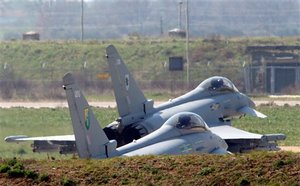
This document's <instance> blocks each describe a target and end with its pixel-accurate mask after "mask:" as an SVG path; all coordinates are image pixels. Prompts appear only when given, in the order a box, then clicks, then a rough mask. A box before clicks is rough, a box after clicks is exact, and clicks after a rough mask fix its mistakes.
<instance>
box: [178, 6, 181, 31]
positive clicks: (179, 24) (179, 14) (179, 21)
mask: <svg viewBox="0 0 300 186" xmlns="http://www.w3.org/2000/svg"><path fill="white" fill-rule="evenodd" d="M178 6H179V7H178V28H179V29H181V6H182V1H180V2H179V4H178Z"/></svg>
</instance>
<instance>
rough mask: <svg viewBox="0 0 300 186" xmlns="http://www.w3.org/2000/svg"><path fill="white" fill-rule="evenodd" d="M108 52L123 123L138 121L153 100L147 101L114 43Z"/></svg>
mask: <svg viewBox="0 0 300 186" xmlns="http://www.w3.org/2000/svg"><path fill="white" fill-rule="evenodd" d="M106 54H107V62H108V66H109V70H110V75H111V79H112V83H113V88H114V94H115V99H116V102H117V107H118V111H119V115H120V117H121V118H122V124H125V125H126V124H130V123H133V122H136V121H138V120H139V119H140V118H141V117H143V116H144V115H145V114H146V112H147V111H149V110H151V109H152V108H153V101H147V99H146V98H145V96H144V94H143V92H142V91H141V90H140V89H139V87H138V85H137V83H136V82H135V80H134V79H133V77H132V75H131V74H130V72H129V70H128V69H127V67H126V65H125V64H124V62H123V60H122V58H121V57H120V55H119V54H118V51H117V50H116V48H115V47H114V46H113V45H110V46H108V47H107V48H106Z"/></svg>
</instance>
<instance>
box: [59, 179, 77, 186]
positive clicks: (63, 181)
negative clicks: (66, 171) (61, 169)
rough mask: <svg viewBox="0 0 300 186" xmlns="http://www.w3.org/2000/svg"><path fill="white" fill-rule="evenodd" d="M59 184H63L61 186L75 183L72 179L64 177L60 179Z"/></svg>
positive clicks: (70, 185)
mask: <svg viewBox="0 0 300 186" xmlns="http://www.w3.org/2000/svg"><path fill="white" fill-rule="evenodd" d="M60 183H61V185H63V186H74V185H76V183H75V182H74V181H73V180H70V179H68V178H66V177H64V178H63V179H62V180H61V182H60Z"/></svg>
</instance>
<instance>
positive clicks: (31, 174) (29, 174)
mask: <svg viewBox="0 0 300 186" xmlns="http://www.w3.org/2000/svg"><path fill="white" fill-rule="evenodd" d="M25 176H26V178H30V179H33V180H35V179H37V178H38V177H39V174H38V173H36V172H34V171H31V170H27V171H25Z"/></svg>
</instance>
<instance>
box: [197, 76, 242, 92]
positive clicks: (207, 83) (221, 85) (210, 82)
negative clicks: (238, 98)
mask: <svg viewBox="0 0 300 186" xmlns="http://www.w3.org/2000/svg"><path fill="white" fill-rule="evenodd" d="M199 87H201V88H203V89H205V90H209V91H215V92H223V91H230V92H238V89H237V88H236V87H235V86H234V84H233V83H232V82H231V81H230V80H229V79H227V78H225V77H221V76H214V77H211V78H208V79H206V80H204V81H203V82H202V83H201V84H200V85H199Z"/></svg>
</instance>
